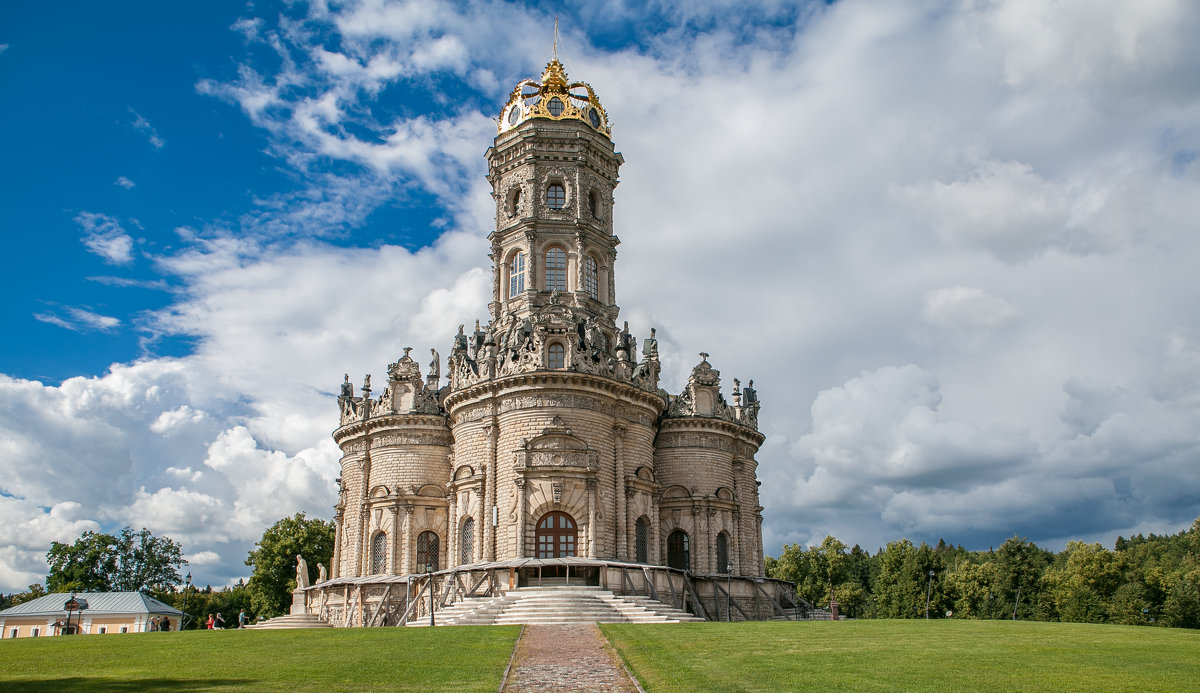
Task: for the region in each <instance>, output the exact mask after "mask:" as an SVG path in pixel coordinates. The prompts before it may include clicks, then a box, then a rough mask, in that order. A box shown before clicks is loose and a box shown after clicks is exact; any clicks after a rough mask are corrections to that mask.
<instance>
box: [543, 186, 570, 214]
mask: <svg viewBox="0 0 1200 693" xmlns="http://www.w3.org/2000/svg"><path fill="white" fill-rule="evenodd" d="M546 204H547V205H549V206H550V209H562V208H563V205H565V204H567V189H566V188H564V187H563V186H562V184H560V183H551V184H550V185H549V187H547V188H546Z"/></svg>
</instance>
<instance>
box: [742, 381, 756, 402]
mask: <svg viewBox="0 0 1200 693" xmlns="http://www.w3.org/2000/svg"><path fill="white" fill-rule="evenodd" d="M742 398H743V399H744V400H745V401H746V404H753V403H754V402H757V401H758V393H757V392H755V391H754V381H753V380H751V381H750V383H749V384H747V385H746V387H744V388H742Z"/></svg>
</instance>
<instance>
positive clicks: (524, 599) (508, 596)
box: [408, 587, 704, 627]
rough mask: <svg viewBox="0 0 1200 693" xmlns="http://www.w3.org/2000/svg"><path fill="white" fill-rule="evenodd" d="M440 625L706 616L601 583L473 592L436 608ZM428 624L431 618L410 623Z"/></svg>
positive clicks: (640, 620) (672, 619)
mask: <svg viewBox="0 0 1200 693" xmlns="http://www.w3.org/2000/svg"><path fill="white" fill-rule="evenodd" d="M434 618H435V621H436V623H437V625H439V626H468V625H505V624H515V623H679V622H681V621H703V620H704V619H702V618H698V617H696V616H693V615H692V614H689V613H687V612H686V611H680V610H679V609H676V608H674V607H671V606H669V605H667V604H664V603H662V602H660V601H657V600H654V599H651V598H649V597H640V596H618V595H615V594H613V593H612V592H611V591H609V590H604V589H600V588H599V587H522V588H520V589H514V590H509V591H508V592H507V593H505V594H504V595H502V596H499V597H468V598H466V599H464V600H462V601H458V602H455V603H454V604H451V605H449V606H446V607H445V608H443V609H439V610H438V611H437V613H436V614H435V617H434ZM408 625H409V626H413V627H420V626H428V625H429V620H428V619H427V618H425V619H418V620H417V622H412V623H409V624H408Z"/></svg>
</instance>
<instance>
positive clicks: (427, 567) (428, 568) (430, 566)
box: [425, 561, 433, 626]
mask: <svg viewBox="0 0 1200 693" xmlns="http://www.w3.org/2000/svg"><path fill="white" fill-rule="evenodd" d="M425 572H426V573H428V574H429V625H431V626H432V625H433V562H432V561H431V562H429V563H426V564H425Z"/></svg>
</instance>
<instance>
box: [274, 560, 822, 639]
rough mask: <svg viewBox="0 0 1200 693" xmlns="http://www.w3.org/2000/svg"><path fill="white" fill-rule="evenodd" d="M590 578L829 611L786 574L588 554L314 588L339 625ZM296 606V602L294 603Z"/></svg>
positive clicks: (697, 601) (637, 590) (718, 606)
mask: <svg viewBox="0 0 1200 693" xmlns="http://www.w3.org/2000/svg"><path fill="white" fill-rule="evenodd" d="M550 586H564V587H570V586H581V587H583V586H590V587H599V588H601V589H604V590H609V591H611V592H612V593H613V594H615V595H621V596H639V597H649V598H651V599H654V600H657V601H660V602H662V603H664V604H666V605H668V606H672V607H674V608H677V609H680V610H682V611H685V612H688V613H691V614H694V615H696V616H698V617H700V618H703V619H705V620H709V621H725V620H733V621H747V620H751V621H766V620H773V619H787V620H810V619H814V618H816V619H820V618H822V615H823V614H822V612H821V611H820V610H817V609H814V608H813V607H812V605H810V604H808V603H807V602H804V601H803V600H802V599H799V598H798V597H796V589H795V584H794V583H791V582H787V581H785V580H775V579H772V578H760V577H739V576H737V575H733V576H728V575H699V574H695V573H692V572H690V571H684V570H679V569H676V568H667V567H665V566H657V565H646V564H641V563H623V562H618V561H606V560H598V559H589V558H545V559H537V558H519V559H512V560H507V561H496V562H490V563H474V564H470V565H461V566H456V567H454V568H448V569H446V570H440V571H437V572H434V573H432V574H427V573H413V574H409V575H366V576H362V577H345V578H335V579H333V580H328V581H326V582H323V583H320V584H317V585H314V586H313V587H311V588H309V589H308V590H307V594H306V601H307V604H308V607H307V608H308V609H309V613H315V614H318V615H319V616H320V618H321V619H322V620H324V621H326V622H328V623H329V624H331V625H333V626H337V627H369V626H400V625H405V624H407V623H409V622H411V621H416V620H419V619H427V618H428V617H429V602H430V598H429V592H430V588H431V587H432V590H433V595H434V596H433V602H434V610H435V611H436V610H437V609H441V608H444V607H446V606H448V605H450V604H454V603H455V602H459V601H462V600H464V599H467V598H475V597H496V596H501V595H503V594H505V593H507V592H509V591H511V590H516V589H521V588H523V587H550ZM293 608H295V607H293Z"/></svg>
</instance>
